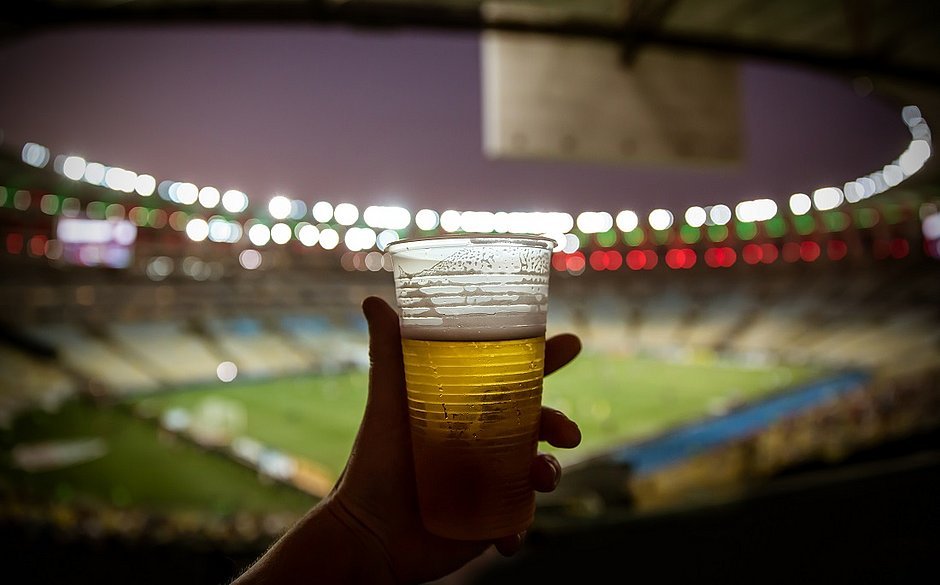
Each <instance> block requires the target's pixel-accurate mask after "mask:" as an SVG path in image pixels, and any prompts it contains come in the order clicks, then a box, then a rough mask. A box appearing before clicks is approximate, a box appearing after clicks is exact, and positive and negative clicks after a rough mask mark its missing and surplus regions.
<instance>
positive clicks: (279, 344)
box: [205, 317, 314, 377]
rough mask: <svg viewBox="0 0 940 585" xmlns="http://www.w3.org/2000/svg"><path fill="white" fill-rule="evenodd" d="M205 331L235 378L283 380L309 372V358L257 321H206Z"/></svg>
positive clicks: (311, 367) (247, 318)
mask: <svg viewBox="0 0 940 585" xmlns="http://www.w3.org/2000/svg"><path fill="white" fill-rule="evenodd" d="M205 328H206V331H207V332H208V333H209V335H210V336H211V337H212V340H213V342H214V344H215V345H216V346H218V348H219V350H220V352H221V354H222V356H223V357H224V359H226V360H228V361H231V362H233V363H235V365H236V366H237V367H238V372H239V376H242V375H245V376H250V377H270V376H285V375H290V374H298V373H301V372H309V371H311V370H312V369H313V366H314V364H313V363H312V360H311V359H310V358H309V356H307V355H304V354H303V353H302V352H300V351H298V349H297V346H296V345H295V344H292V343H290V342H288V341H287V340H285V338H284V337H283V336H281V335H280V334H278V333H277V332H276V331H271V330H268V329H266V328H265V326H264V324H263V323H262V322H261V321H260V320H258V319H252V318H249V317H238V318H229V319H206V320H205Z"/></svg>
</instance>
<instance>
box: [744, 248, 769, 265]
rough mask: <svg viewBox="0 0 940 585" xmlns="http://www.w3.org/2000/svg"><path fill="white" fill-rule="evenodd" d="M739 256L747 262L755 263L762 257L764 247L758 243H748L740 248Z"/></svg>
mask: <svg viewBox="0 0 940 585" xmlns="http://www.w3.org/2000/svg"><path fill="white" fill-rule="evenodd" d="M741 258H743V259H744V261H745V262H747V263H748V264H757V263H759V262H761V261H762V260H763V259H764V248H763V247H761V246H760V245H758V244H748V245H746V246H744V248H743V249H742V250H741Z"/></svg>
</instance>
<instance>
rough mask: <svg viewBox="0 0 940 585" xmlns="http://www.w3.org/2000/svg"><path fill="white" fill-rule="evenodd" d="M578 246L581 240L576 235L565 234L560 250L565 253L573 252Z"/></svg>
mask: <svg viewBox="0 0 940 585" xmlns="http://www.w3.org/2000/svg"><path fill="white" fill-rule="evenodd" d="M580 246H581V240H579V239H578V236H576V235H574V234H565V247H564V248H563V249H562V252H564V253H565V254H574V253H575V252H577V251H578V248H579V247H580Z"/></svg>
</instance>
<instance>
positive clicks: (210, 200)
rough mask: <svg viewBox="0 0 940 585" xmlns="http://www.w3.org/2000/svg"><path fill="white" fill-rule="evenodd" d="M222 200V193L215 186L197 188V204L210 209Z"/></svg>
mask: <svg viewBox="0 0 940 585" xmlns="http://www.w3.org/2000/svg"><path fill="white" fill-rule="evenodd" d="M221 200H222V194H221V193H219V190H218V189H216V188H215V187H203V188H202V189H200V190H199V205H202V206H203V207H205V208H206V209H212V208H213V207H215V206H216V205H218V204H219V201H221Z"/></svg>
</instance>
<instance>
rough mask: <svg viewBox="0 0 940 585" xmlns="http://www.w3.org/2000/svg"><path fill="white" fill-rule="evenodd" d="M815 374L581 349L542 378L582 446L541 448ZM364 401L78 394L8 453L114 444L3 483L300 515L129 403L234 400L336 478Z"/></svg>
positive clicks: (596, 441) (327, 388)
mask: <svg viewBox="0 0 940 585" xmlns="http://www.w3.org/2000/svg"><path fill="white" fill-rule="evenodd" d="M817 374H818V372H817V371H814V370H811V369H808V368H791V367H742V366H736V365H730V364H725V363H719V362H714V361H701V362H696V363H667V362H662V361H656V360H650V359H639V358H625V357H614V356H602V355H592V354H590V353H584V354H582V355H581V356H579V357H578V358H577V359H576V360H575V361H574V362H572V363H571V364H569V365H568V366H566V367H565V368H563V369H562V370H560V371H558V372H556V373H554V374H552V375H551V376H549V377H548V378H546V381H545V394H544V403H545V404H547V405H549V406H553V407H556V408H560V409H562V410H564V411H565V412H566V413H568V414H569V415H570V416H571V418H573V419H574V420H576V421H577V422H578V424H579V425H580V427H581V430H582V434H583V441H582V444H581V445H580V446H579V447H577V448H576V449H571V450H557V449H553V448H550V447H548V446H547V445H544V446H543V447H544V448H545V450H548V451H551V452H553V453H555V454H556V455H557V456H558V457H559V459H560V460H561V462H562V464H568V463H572V462H575V461H578V460H581V459H584V458H587V457H590V456H592V455H595V454H597V453H599V452H602V451H603V450H605V449H609V448H611V447H613V446H615V445H617V444H619V443H624V442H628V441H631V440H636V439H639V438H642V437H644V436H649V435H652V434H655V433H658V432H662V431H664V430H666V429H668V428H670V427H672V426H675V425H678V424H681V423H683V422H689V421H692V420H695V419H697V418H700V417H703V416H707V415H709V414H712V413H716V412H720V411H721V410H722V409H724V408H727V407H728V406H729V405H730V404H733V403H736V402H742V401H747V400H749V399H753V398H756V397H759V396H761V395H765V394H767V393H769V392H773V391H777V390H781V389H783V388H786V387H788V386H791V385H793V384H797V383H799V382H803V381H806V380H808V379H810V378H812V377H814V376H815V375H817ZM365 398H366V374H365V373H364V372H352V373H344V374H337V375H329V376H316V375H314V376H305V377H297V378H290V379H281V380H270V381H251V382H247V381H246V382H233V383H230V384H226V385H223V384H219V385H215V386H209V387H200V388H192V389H186V390H181V391H179V392H172V393H164V394H160V395H153V396H148V397H142V398H136V399H134V400H133V401H131V402H128V403H127V404H124V405H118V406H108V407H105V406H94V405H91V404H87V403H83V402H73V403H69V404H67V405H65V406H64V407H63V408H62V409H60V410H59V411H57V412H55V413H44V412H34V413H30V414H27V415H24V416H22V417H20V418H19V419H18V420H17V421H16V423H15V424H14V426H13V428H12V429H9V430H6V431H2V432H0V444H2V447H3V448H4V452H6V453H10V450H11V448H12V447H13V446H15V445H17V444H23V443H31V442H38V441H45V440H53V439H74V438H86V437H100V438H102V439H104V440H105V442H106V445H107V447H108V450H107V453H106V455H104V456H103V457H100V458H99V459H96V460H93V461H88V462H85V463H80V464H77V465H74V466H71V467H65V468H61V469H56V470H50V471H42V472H27V471H23V470H20V469H17V468H15V467H14V466H13V465H12V464H11V461H10V460H9V458H7V459H5V460H3V461H2V462H0V470H2V472H3V473H2V476H0V482H2V483H3V484H4V485H3V486H2V487H3V488H4V489H6V490H13V491H15V492H17V493H24V492H25V493H27V494H29V495H30V496H32V497H43V498H52V499H55V500H58V501H68V500H70V499H83V498H88V499H96V500H99V501H101V500H103V501H106V502H110V503H112V504H116V505H120V506H132V507H141V508H146V509H150V510H156V511H174V512H179V511H188V510H193V511H203V512H205V511H208V512H218V513H223V514H224V513H231V512H235V511H249V512H262V511H284V512H291V513H299V512H301V511H302V510H304V509H306V508H307V507H308V506H309V505H310V504H311V503H312V502H314V501H315V498H313V497H312V496H308V495H306V494H303V493H301V492H299V491H297V490H295V489H293V488H290V487H287V486H283V485H279V484H273V483H271V482H263V481H259V477H258V474H257V473H256V472H255V471H253V470H251V469H249V468H247V467H244V466H242V465H240V464H238V463H235V462H234V461H231V460H229V459H227V458H226V457H225V456H224V455H223V454H221V453H215V452H209V451H206V450H203V449H201V448H199V447H197V446H195V445H193V444H191V443H189V442H187V441H184V440H180V439H178V438H174V437H173V436H171V435H169V434H167V433H161V432H158V430H157V426H156V425H155V424H154V422H153V421H151V420H144V419H141V418H139V417H135V416H134V415H133V414H132V413H131V410H132V409H138V410H143V411H149V412H152V413H155V414H158V413H161V412H165V411H167V410H169V409H185V410H187V411H188V412H199V411H200V409H201V408H202V407H204V406H205V405H206V404H209V403H212V404H216V405H218V404H226V405H229V406H228V407H227V408H234V409H235V410H236V411H238V412H241V413H242V414H243V415H244V427H243V428H242V429H241V433H242V434H243V435H245V436H248V437H251V438H253V439H255V440H257V441H260V442H261V443H263V444H266V445H268V446H270V447H273V448H275V449H278V450H280V451H283V452H286V453H290V454H293V455H298V456H302V457H304V458H306V459H309V460H311V461H314V462H316V463H318V464H319V465H321V466H322V467H323V468H325V469H326V470H327V472H328V474H329V475H331V476H332V477H335V476H336V475H337V474H338V473H339V472H340V470H341V469H342V466H343V463H344V462H345V460H346V457H347V456H348V454H349V449H350V447H351V445H352V441H353V438H354V436H355V432H356V428H357V426H358V424H359V419H360V417H361V415H362V410H363V407H364V405H365ZM232 405H234V406H232ZM129 407H130V408H129Z"/></svg>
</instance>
